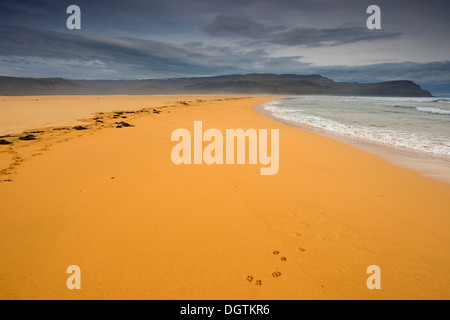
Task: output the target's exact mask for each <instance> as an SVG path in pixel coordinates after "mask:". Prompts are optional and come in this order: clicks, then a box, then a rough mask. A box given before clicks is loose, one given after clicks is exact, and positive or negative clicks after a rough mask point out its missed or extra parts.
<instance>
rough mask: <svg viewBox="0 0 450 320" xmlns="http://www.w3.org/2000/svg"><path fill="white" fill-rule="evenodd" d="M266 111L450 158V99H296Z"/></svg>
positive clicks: (276, 103)
mask: <svg viewBox="0 0 450 320" xmlns="http://www.w3.org/2000/svg"><path fill="white" fill-rule="evenodd" d="M263 108H264V110H266V111H269V112H270V113H271V114H272V116H273V117H275V118H279V119H283V120H287V121H290V122H294V123H299V124H303V125H309V126H312V127H316V128H321V129H323V130H327V131H329V132H332V133H338V134H342V135H347V136H351V137H356V138H359V139H363V140H368V141H372V142H378V143H382V144H386V145H390V146H395V147H398V148H404V149H411V150H416V151H420V152H424V153H428V154H437V155H443V156H450V98H384V97H336V96H296V97H290V98H287V99H282V100H274V101H270V102H268V103H266V104H265V105H263Z"/></svg>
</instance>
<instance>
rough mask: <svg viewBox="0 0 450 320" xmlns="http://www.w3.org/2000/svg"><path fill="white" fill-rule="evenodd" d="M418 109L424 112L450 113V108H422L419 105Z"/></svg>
mask: <svg viewBox="0 0 450 320" xmlns="http://www.w3.org/2000/svg"><path fill="white" fill-rule="evenodd" d="M416 109H417V110H418V111H422V112H428V113H434V114H445V115H450V110H442V109H436V108H421V107H417V108H416Z"/></svg>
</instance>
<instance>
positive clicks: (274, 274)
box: [272, 271, 281, 278]
mask: <svg viewBox="0 0 450 320" xmlns="http://www.w3.org/2000/svg"><path fill="white" fill-rule="evenodd" d="M280 276H281V272H279V271H275V272H273V273H272V277H274V278H278V277H280Z"/></svg>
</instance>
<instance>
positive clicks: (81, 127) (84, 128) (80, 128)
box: [73, 126, 87, 130]
mask: <svg viewBox="0 0 450 320" xmlns="http://www.w3.org/2000/svg"><path fill="white" fill-rule="evenodd" d="M73 128H74V129H75V130H87V128H86V127H83V126H75V127H73Z"/></svg>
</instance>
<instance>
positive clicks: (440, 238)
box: [0, 95, 450, 299]
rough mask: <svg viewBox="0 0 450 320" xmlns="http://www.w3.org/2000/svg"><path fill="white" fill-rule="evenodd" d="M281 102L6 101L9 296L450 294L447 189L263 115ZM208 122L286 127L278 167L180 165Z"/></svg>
mask: <svg viewBox="0 0 450 320" xmlns="http://www.w3.org/2000/svg"><path fill="white" fill-rule="evenodd" d="M270 99H271V97H263V96H259V97H237V96H236V97H234V96H198V95H196V96H58V97H54V96H53V97H50V96H49V97H46V96H39V97H1V98H0V100H1V101H0V114H2V120H0V123H1V124H2V126H3V124H4V123H9V124H10V125H11V126H10V127H8V128H7V129H5V130H4V131H3V133H1V134H3V135H5V136H3V137H2V138H1V139H4V140H6V141H8V142H12V144H5V145H0V208H1V209H0V240H1V241H0V299H436V298H438V299H449V298H450V267H449V266H450V251H449V244H450V233H449V230H450V201H449V199H450V185H448V184H445V183H443V182H440V181H437V180H433V179H431V178H427V177H423V176H421V175H420V174H418V173H416V172H414V171H411V170H408V169H403V168H399V167H396V166H394V165H392V164H390V163H388V162H387V161H385V160H383V159H381V158H380V157H378V156H375V155H372V154H369V153H367V152H364V151H361V150H359V149H356V148H355V147H352V146H349V145H346V144H343V143H341V142H337V141H335V140H333V139H331V138H328V137H324V136H321V135H318V134H316V133H312V132H308V131H305V130H301V129H299V128H295V127H291V126H288V125H285V124H282V123H279V122H276V121H274V120H272V119H270V118H268V117H265V116H263V115H261V114H260V113H259V112H258V111H257V110H255V109H254V107H255V106H256V105H258V104H261V103H263V102H265V101H268V100H270ZM70 106H78V107H79V111H76V112H75V111H73V109H71V108H70ZM5 110H10V111H5ZM11 110H13V111H11ZM14 110H16V112H17V110H29V111H30V112H37V113H34V114H35V115H36V114H37V115H39V114H41V116H42V114H45V113H46V112H47V113H49V114H52V115H54V116H53V117H51V116H49V117H46V119H50V120H51V121H50V120H49V123H50V122H51V123H52V124H51V126H52V127H48V124H46V123H45V122H42V121H39V119H36V116H31V115H33V113H28V112H27V113H26V114H27V117H28V119H27V118H20V117H18V118H17V113H16V115H14V117H16V118H15V119H16V120H14V121H15V122H13V121H12V120H11V121H9V120H8V119H6V118H4V117H3V115H4V116H8V115H9V114H14ZM114 111H117V112H114ZM21 112H22V111H21ZM57 112H60V113H64V112H69V113H70V114H67V113H66V114H60V115H58V114H57ZM93 112H97V113H96V114H95V115H92V113H93ZM83 117H84V118H85V120H83V121H76V120H77V119H80V118H83ZM10 119H11V118H10ZM67 119H72V120H70V121H69V120H67ZM195 120H202V121H203V127H204V128H205V129H206V128H218V129H220V130H221V131H222V132H225V130H226V129H228V128H243V129H244V130H245V129H248V128H256V129H259V128H261V129H279V133H280V166H279V172H278V173H277V174H276V175H272V176H262V175H260V174H259V170H260V165H248V164H247V165H178V166H177V165H175V164H173V163H172V161H171V158H170V154H171V150H172V148H173V146H174V145H175V144H176V143H175V142H172V141H171V140H170V137H171V133H172V132H173V131H174V130H175V129H178V128H186V129H188V130H190V131H191V132H192V130H193V125H194V121H195ZM8 121H9V122H8ZM74 125H80V126H81V127H79V128H78V129H82V130H75V129H73V128H72V126H74ZM118 126H119V127H120V128H117V127H118ZM19 129H20V130H19ZM24 129H27V130H29V132H27V133H17V132H21V131H22V130H24ZM15 130H19V131H15ZM26 136H28V138H29V139H35V140H20V139H19V138H21V137H22V138H24V137H26ZM30 136H31V137H30ZM70 265H78V266H79V267H80V268H81V286H82V287H81V290H69V289H68V288H67V287H66V280H67V278H68V276H69V275H68V274H66V269H67V267H68V266H70ZM370 265H378V266H379V267H380V269H381V290H369V289H368V288H367V286H366V280H367V278H368V276H369V275H368V274H366V269H367V267H368V266H370Z"/></svg>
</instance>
